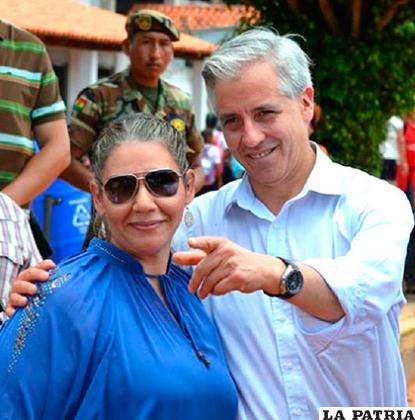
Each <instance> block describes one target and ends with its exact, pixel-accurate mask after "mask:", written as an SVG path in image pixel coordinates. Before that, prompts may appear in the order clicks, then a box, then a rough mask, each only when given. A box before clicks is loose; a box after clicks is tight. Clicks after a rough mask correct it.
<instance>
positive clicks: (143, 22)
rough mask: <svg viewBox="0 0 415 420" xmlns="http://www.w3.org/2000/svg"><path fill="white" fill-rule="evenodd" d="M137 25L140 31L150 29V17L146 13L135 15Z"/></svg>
mask: <svg viewBox="0 0 415 420" xmlns="http://www.w3.org/2000/svg"><path fill="white" fill-rule="evenodd" d="M136 22H137V26H138V27H139V28H140V29H141V30H142V31H148V30H150V29H151V17H150V16H146V15H141V16H137V20H136Z"/></svg>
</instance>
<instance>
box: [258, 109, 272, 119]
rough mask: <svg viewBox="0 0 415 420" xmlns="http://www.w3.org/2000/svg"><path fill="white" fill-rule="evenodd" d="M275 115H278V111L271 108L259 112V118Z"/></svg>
mask: <svg viewBox="0 0 415 420" xmlns="http://www.w3.org/2000/svg"><path fill="white" fill-rule="evenodd" d="M275 115H276V112H275V111H274V110H271V109H265V110H263V111H260V112H258V114H257V116H258V117H259V118H271V117H274V116H275Z"/></svg>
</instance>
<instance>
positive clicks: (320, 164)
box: [226, 142, 347, 218]
mask: <svg viewBox="0 0 415 420" xmlns="http://www.w3.org/2000/svg"><path fill="white" fill-rule="evenodd" d="M311 145H312V147H313V149H314V151H315V153H316V161H315V164H314V167H313V169H312V171H311V173H310V175H309V177H308V179H307V181H306V183H305V184H304V187H303V189H302V191H301V192H300V193H299V195H298V197H299V196H301V197H302V196H304V195H305V194H307V193H308V192H309V191H313V192H316V193H319V194H325V195H341V194H343V193H344V192H345V191H346V186H347V184H346V183H347V179H346V178H345V177H344V176H343V170H342V168H343V166H341V165H339V164H337V163H334V162H333V161H332V160H331V159H330V158H329V157H328V156H327V155H326V154H325V153H324V152H323V151H322V150H321V149H320V147H318V145H317V144H316V143H314V142H311ZM234 204H236V205H238V207H240V208H243V209H246V210H249V211H252V209H254V208H257V209H258V211H259V212H260V213H262V216H263V217H264V218H270V217H274V216H273V215H272V213H271V212H270V211H269V210H268V209H267V207H266V206H265V205H264V204H263V203H262V202H261V201H260V200H258V199H257V197H256V196H255V193H254V191H253V190H252V187H251V184H250V182H249V177H248V176H247V175H246V174H245V175H244V176H243V178H242V180H241V181H239V185H238V186H237V187H236V188H235V189H234V191H233V193H232V194H230V196H229V200H228V203H227V204H226V212H229V211H230V209H231V208H232V207H233V205H234Z"/></svg>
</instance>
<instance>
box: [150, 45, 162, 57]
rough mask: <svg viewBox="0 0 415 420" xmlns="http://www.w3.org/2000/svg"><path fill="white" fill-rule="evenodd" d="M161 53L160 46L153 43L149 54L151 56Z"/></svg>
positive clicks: (157, 55) (158, 55)
mask: <svg viewBox="0 0 415 420" xmlns="http://www.w3.org/2000/svg"><path fill="white" fill-rule="evenodd" d="M160 54H161V47H160V45H159V44H157V43H156V44H153V47H152V48H151V56H152V57H156V58H157V57H160Z"/></svg>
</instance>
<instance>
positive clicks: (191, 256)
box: [173, 250, 206, 265]
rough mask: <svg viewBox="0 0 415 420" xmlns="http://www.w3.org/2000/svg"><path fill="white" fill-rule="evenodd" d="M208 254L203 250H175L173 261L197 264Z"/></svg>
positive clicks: (182, 263)
mask: <svg viewBox="0 0 415 420" xmlns="http://www.w3.org/2000/svg"><path fill="white" fill-rule="evenodd" d="M205 256H206V253H205V252H203V251H201V250H194V251H185V252H175V253H174V254H173V261H174V262H175V263H176V264H179V265H197V264H199V262H200V261H201V260H202V259H203V258H204V257H205Z"/></svg>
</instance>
